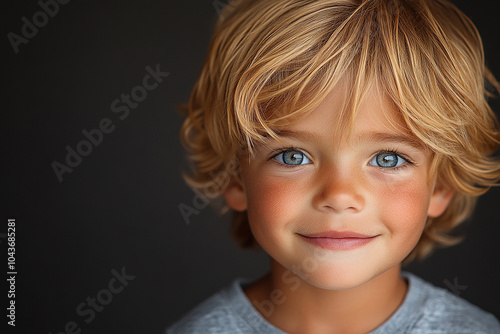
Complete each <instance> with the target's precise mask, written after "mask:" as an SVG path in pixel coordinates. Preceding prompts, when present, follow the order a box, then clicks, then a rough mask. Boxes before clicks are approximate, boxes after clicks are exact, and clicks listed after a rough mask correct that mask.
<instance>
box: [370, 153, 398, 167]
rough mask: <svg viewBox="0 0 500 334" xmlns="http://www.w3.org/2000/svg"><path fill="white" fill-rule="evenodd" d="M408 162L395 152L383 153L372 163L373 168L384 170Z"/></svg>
mask: <svg viewBox="0 0 500 334" xmlns="http://www.w3.org/2000/svg"><path fill="white" fill-rule="evenodd" d="M405 162H407V161H406V160H405V159H403V158H401V157H400V156H399V154H397V153H394V152H383V153H379V154H377V155H376V156H375V157H374V158H373V159H372V160H371V161H370V165H371V166H378V167H382V168H395V167H398V166H401V165H402V164H404V163H405Z"/></svg>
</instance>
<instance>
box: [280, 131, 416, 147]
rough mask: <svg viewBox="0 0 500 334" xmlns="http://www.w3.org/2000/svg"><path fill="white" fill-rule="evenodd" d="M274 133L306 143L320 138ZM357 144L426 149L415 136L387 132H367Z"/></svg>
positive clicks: (285, 132) (297, 133) (290, 133)
mask: <svg viewBox="0 0 500 334" xmlns="http://www.w3.org/2000/svg"><path fill="white" fill-rule="evenodd" d="M274 132H275V133H276V134H277V135H278V136H280V137H288V138H295V139H300V140H305V141H310V142H314V141H319V136H318V135H316V134H314V133H312V132H305V131H291V130H286V129H281V130H274ZM356 140H357V142H376V143H384V142H392V143H402V144H406V145H408V146H411V147H413V148H415V149H418V150H423V149H425V145H424V144H423V143H422V142H421V141H420V140H418V139H417V138H416V137H414V136H405V135H400V134H395V133H386V132H376V131H374V132H365V133H361V134H360V135H359V136H357V137H356Z"/></svg>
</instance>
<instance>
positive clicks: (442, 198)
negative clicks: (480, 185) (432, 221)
mask: <svg viewBox="0 0 500 334" xmlns="http://www.w3.org/2000/svg"><path fill="white" fill-rule="evenodd" d="M454 194H455V190H453V189H451V188H448V187H445V186H442V185H440V184H436V186H435V188H434V192H433V193H432V196H431V201H430V204H429V210H428V211H427V216H429V217H431V218H437V217H439V216H441V215H442V214H443V212H444V210H446V208H447V207H448V204H450V201H451V199H452V198H453V195H454Z"/></svg>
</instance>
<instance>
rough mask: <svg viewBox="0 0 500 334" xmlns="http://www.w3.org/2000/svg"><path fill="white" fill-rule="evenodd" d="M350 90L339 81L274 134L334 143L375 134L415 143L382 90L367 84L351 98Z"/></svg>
mask: <svg viewBox="0 0 500 334" xmlns="http://www.w3.org/2000/svg"><path fill="white" fill-rule="evenodd" d="M351 92H352V90H351V87H349V85H346V84H345V83H342V82H339V84H337V85H335V87H334V88H333V89H332V90H331V91H330V92H329V93H328V95H327V96H326V97H325V99H324V100H322V101H321V103H319V105H318V106H317V107H315V108H314V109H312V110H311V111H310V112H308V113H304V114H302V115H300V116H297V117H295V118H294V119H293V120H292V123H291V124H288V125H287V126H283V127H277V128H276V129H275V131H276V133H277V134H279V135H282V136H283V135H286V136H293V133H302V134H307V133H309V134H314V133H316V134H318V135H319V134H322V135H323V136H325V135H327V136H329V137H331V140H332V141H333V142H337V143H338V142H340V141H343V140H348V139H351V138H353V139H356V138H357V139H359V138H360V137H363V136H365V135H368V134H371V135H374V134H376V136H378V137H379V138H380V137H383V136H384V135H385V136H386V137H388V136H392V137H393V138H397V137H400V138H407V139H410V140H411V141H413V142H414V143H415V144H416V143H417V142H418V141H417V139H416V137H415V136H414V135H413V134H412V133H411V131H410V130H409V129H408V127H407V125H406V123H405V121H404V118H403V116H402V114H401V112H400V110H399V109H398V108H397V106H396V105H395V104H394V103H393V101H392V100H391V99H390V98H389V97H388V96H387V94H386V93H384V90H383V89H381V88H379V87H378V86H377V85H374V84H373V85H370V86H368V87H367V88H366V89H365V90H363V91H362V95H361V96H359V97H358V98H353V97H352V96H351V94H350V93H351Z"/></svg>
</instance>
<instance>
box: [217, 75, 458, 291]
mask: <svg viewBox="0 0 500 334" xmlns="http://www.w3.org/2000/svg"><path fill="white" fill-rule="evenodd" d="M343 96H345V89H343V88H342V86H341V85H338V86H337V87H336V88H335V89H334V90H333V91H332V92H331V93H330V94H329V95H328V96H327V98H326V99H325V100H324V101H323V102H322V103H321V104H320V105H319V106H318V107H317V108H316V109H315V110H313V111H312V113H311V114H309V115H307V116H306V117H304V118H302V119H301V120H300V121H298V122H296V123H295V124H294V125H292V126H287V127H286V129H276V130H278V131H279V132H280V137H281V138H280V140H279V141H278V140H272V139H270V140H269V142H267V143H266V144H265V145H261V146H258V147H257V148H256V150H255V157H254V159H252V160H251V161H249V160H248V156H241V157H240V164H241V178H242V182H243V183H242V184H241V185H239V184H233V185H232V186H230V187H228V189H227V190H226V191H225V193H224V196H225V198H226V201H227V202H228V204H229V205H230V206H231V207H232V208H233V209H235V210H238V211H243V210H247V213H248V219H249V222H250V227H251V230H252V232H253V234H254V237H255V239H256V240H257V242H258V243H259V244H260V245H261V246H262V248H263V249H264V250H265V251H266V252H267V253H268V254H269V255H270V256H271V257H272V258H273V260H274V261H277V262H278V263H279V264H280V265H282V266H284V267H285V268H287V269H289V270H291V271H293V272H295V273H297V274H298V275H299V276H301V277H302V278H303V279H305V280H306V281H308V282H309V283H311V284H312V285H314V286H317V287H322V288H326V289H347V288H352V287H356V286H359V285H361V284H363V283H366V282H368V281H369V280H371V279H372V278H374V277H376V276H378V275H379V274H382V273H383V272H385V271H387V270H388V269H391V268H394V267H395V266H399V265H400V263H401V262H402V260H403V259H404V258H405V257H406V256H407V255H408V254H409V253H410V251H411V250H412V249H413V248H414V247H415V245H416V244H417V242H418V240H419V238H420V236H421V234H422V231H423V228H424V225H425V222H426V219H427V217H428V216H430V217H437V216H439V215H440V214H441V213H442V212H443V211H444V210H445V208H446V206H447V205H448V203H449V201H450V199H451V197H452V195H453V193H452V192H451V191H449V190H447V189H444V188H441V187H439V186H436V179H435V177H430V175H429V170H430V163H431V157H432V155H431V153H430V152H429V151H428V150H426V149H425V147H424V146H423V145H422V143H421V142H419V141H418V140H416V139H415V138H413V137H412V136H411V135H409V134H408V131H407V130H406V127H405V126H404V123H403V122H402V120H401V119H400V118H399V116H398V114H397V109H396V107H395V106H394V105H393V104H392V103H391V102H390V100H389V99H388V98H387V97H385V96H380V95H377V91H376V89H374V88H372V89H371V90H370V91H368V94H367V96H366V97H365V99H364V100H363V102H362V104H361V106H360V109H359V112H358V115H357V116H356V118H355V120H354V127H353V129H352V133H351V136H350V137H349V138H348V139H347V138H346V136H345V135H343V134H342V133H336V132H335V126H334V125H335V122H338V114H339V110H340V109H341V107H342V103H343ZM342 232H347V234H342ZM354 234H355V235H354Z"/></svg>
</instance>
